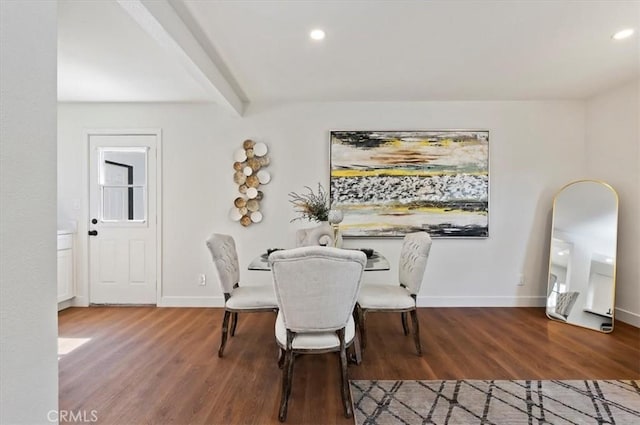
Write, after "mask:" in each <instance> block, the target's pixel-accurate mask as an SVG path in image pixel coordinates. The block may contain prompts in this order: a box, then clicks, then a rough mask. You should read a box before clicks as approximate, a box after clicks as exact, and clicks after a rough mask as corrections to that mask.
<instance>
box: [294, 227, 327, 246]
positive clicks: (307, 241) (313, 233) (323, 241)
mask: <svg viewBox="0 0 640 425" xmlns="http://www.w3.org/2000/svg"><path fill="white" fill-rule="evenodd" d="M314 245H315V246H319V245H322V246H333V229H332V228H331V225H330V224H329V223H327V222H323V223H320V224H319V225H318V226H315V227H311V228H308V229H299V230H298V231H296V247H301V246H314Z"/></svg>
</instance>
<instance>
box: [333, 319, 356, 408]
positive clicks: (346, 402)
mask: <svg viewBox="0 0 640 425" xmlns="http://www.w3.org/2000/svg"><path fill="white" fill-rule="evenodd" d="M336 333H337V334H338V339H339V340H340V377H341V381H342V382H341V393H342V405H343V407H344V417H345V418H350V417H351V416H352V415H353V412H352V411H351V400H350V399H349V388H348V385H349V376H348V370H347V350H346V347H345V342H344V328H342V329H338V330H337V331H336Z"/></svg>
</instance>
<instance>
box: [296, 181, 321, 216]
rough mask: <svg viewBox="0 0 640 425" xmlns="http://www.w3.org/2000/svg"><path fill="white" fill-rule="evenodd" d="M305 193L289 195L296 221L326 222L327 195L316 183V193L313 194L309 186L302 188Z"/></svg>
mask: <svg viewBox="0 0 640 425" xmlns="http://www.w3.org/2000/svg"><path fill="white" fill-rule="evenodd" d="M304 188H305V189H306V192H304V193H302V194H297V193H295V192H290V193H289V198H290V199H289V202H291V203H292V204H293V206H294V211H295V212H296V213H298V217H296V218H294V219H293V220H291V221H292V222H293V221H296V220H303V219H306V220H309V221H317V222H321V221H327V220H328V219H329V209H330V208H329V194H328V193H327V191H326V190H325V189H324V187H322V185H321V184H320V183H318V193H314V192H313V190H312V189H311V188H310V187H309V186H305V187H304Z"/></svg>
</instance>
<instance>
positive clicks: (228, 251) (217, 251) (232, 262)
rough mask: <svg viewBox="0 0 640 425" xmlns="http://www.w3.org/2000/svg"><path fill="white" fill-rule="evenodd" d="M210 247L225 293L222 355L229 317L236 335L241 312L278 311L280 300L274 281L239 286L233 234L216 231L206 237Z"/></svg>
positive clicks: (238, 267)
mask: <svg viewBox="0 0 640 425" xmlns="http://www.w3.org/2000/svg"><path fill="white" fill-rule="evenodd" d="M207 247H208V248H209V251H210V252H211V258H212V259H213V264H214V265H215V269H216V272H217V275H218V281H219V282H220V287H221V289H222V292H223V293H224V318H223V319H222V338H221V339H222V340H221V342H220V348H219V349H218V357H222V354H223V352H224V347H225V345H226V344H227V334H228V333H229V318H231V336H234V335H235V333H236V326H237V325H238V313H240V312H244V313H255V312H262V311H276V310H277V309H278V304H277V303H276V295H275V292H274V290H273V286H272V285H262V286H240V282H239V281H240V265H239V263H238V253H237V252H236V243H235V241H234V240H233V237H231V236H229V235H223V234H219V233H214V234H212V235H211V236H210V237H209V239H207Z"/></svg>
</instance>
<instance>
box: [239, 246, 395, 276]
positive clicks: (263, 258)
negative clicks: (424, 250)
mask: <svg viewBox="0 0 640 425" xmlns="http://www.w3.org/2000/svg"><path fill="white" fill-rule="evenodd" d="M389 268H390V266H389V261H388V260H387V259H386V258H385V257H384V255H382V254H380V253H379V252H378V251H373V255H371V257H368V258H367V264H366V265H365V266H364V271H369V272H372V271H381V270H389ZM248 269H249V270H260V271H269V270H271V267H269V261H268V260H267V254H266V253H264V254H262V255H259V256H258V257H256V258H254V259H253V261H251V263H250V264H249V267H248Z"/></svg>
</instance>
